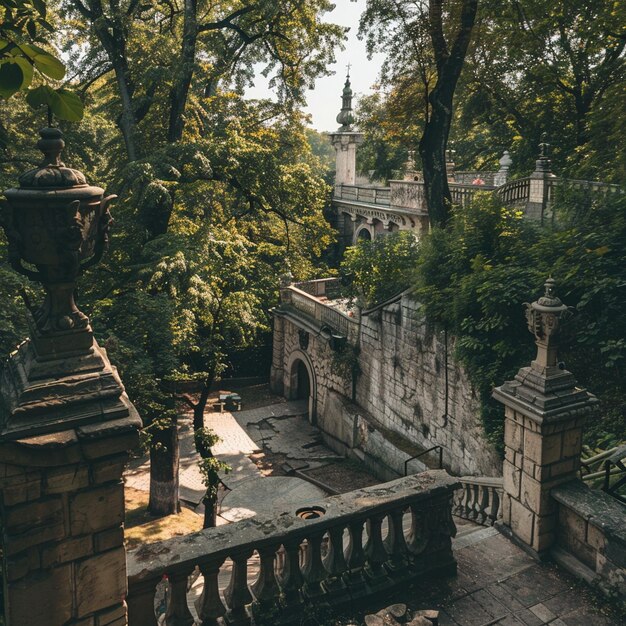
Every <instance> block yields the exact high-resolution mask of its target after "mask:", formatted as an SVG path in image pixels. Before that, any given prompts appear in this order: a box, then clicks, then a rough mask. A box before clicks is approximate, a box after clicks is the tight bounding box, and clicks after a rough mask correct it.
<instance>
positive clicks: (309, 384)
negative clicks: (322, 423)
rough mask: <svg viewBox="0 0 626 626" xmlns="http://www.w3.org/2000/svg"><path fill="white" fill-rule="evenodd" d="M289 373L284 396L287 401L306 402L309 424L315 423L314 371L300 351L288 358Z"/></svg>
mask: <svg viewBox="0 0 626 626" xmlns="http://www.w3.org/2000/svg"><path fill="white" fill-rule="evenodd" d="M287 372H288V373H289V376H288V379H287V381H286V383H287V384H286V385H285V387H286V389H285V392H286V393H285V396H286V397H287V398H288V399H289V400H308V414H309V421H310V422H311V424H315V423H316V421H317V414H316V410H317V406H316V404H317V387H316V382H315V370H314V369H313V365H312V363H311V360H310V359H309V357H308V355H307V354H306V353H305V352H303V351H301V350H294V351H293V352H292V353H291V355H290V357H289V365H288V369H287Z"/></svg>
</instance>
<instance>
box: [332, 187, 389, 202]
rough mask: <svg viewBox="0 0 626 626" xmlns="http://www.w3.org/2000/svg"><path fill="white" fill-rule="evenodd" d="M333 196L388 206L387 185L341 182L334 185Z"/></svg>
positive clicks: (338, 198) (339, 198)
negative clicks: (372, 185)
mask: <svg viewBox="0 0 626 626" xmlns="http://www.w3.org/2000/svg"><path fill="white" fill-rule="evenodd" d="M334 197H335V199H337V200H352V201H353V202H362V203H364V204H374V205H380V206H389V204H390V189H389V187H365V186H359V185H343V184H342V185H336V186H335V196H334Z"/></svg>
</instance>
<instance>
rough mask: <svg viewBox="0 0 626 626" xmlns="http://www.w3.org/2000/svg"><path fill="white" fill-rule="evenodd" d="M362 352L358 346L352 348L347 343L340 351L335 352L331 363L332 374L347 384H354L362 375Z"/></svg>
mask: <svg viewBox="0 0 626 626" xmlns="http://www.w3.org/2000/svg"><path fill="white" fill-rule="evenodd" d="M360 352H361V350H360V349H359V347H358V346H352V345H350V344H348V343H347V342H346V344H345V345H344V346H343V347H342V348H341V349H340V350H338V351H336V352H333V357H332V361H331V363H330V369H331V372H332V373H333V374H335V376H339V378H341V379H343V380H344V381H346V382H352V381H353V380H354V378H355V377H356V376H358V375H359V374H360V373H361V370H360V367H359V354H360Z"/></svg>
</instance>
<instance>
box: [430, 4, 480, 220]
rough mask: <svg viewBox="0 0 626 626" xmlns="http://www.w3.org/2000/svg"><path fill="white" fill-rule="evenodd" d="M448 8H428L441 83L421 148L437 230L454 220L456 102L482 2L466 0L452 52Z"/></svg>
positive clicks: (434, 95) (433, 96)
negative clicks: (449, 164) (451, 176)
mask: <svg viewBox="0 0 626 626" xmlns="http://www.w3.org/2000/svg"><path fill="white" fill-rule="evenodd" d="M444 4H445V0H430V1H429V5H428V19H429V31H430V37H431V41H432V45H433V52H434V55H435V62H436V65H437V82H436V84H435V88H434V89H433V90H432V92H431V94H430V96H429V102H430V107H431V115H430V118H429V119H428V121H427V122H426V125H425V127H424V133H423V135H422V138H421V140H420V144H419V153H420V156H421V158H422V167H423V171H424V190H425V195H426V203H427V205H428V212H429V215H430V221H431V224H432V225H433V226H440V227H443V226H445V225H446V224H447V222H448V220H449V219H450V209H451V206H452V201H451V196H450V187H449V186H448V176H447V172H446V158H445V154H446V146H447V144H448V134H449V133H450V123H451V122H452V102H453V100H454V91H455V89H456V84H457V82H458V80H459V76H460V75H461V70H462V69H463V63H464V61H465V55H466V54H467V48H468V46H469V43H470V40H471V38H472V29H473V28H474V23H475V21H476V11H477V10H478V0H463V5H462V7H461V16H460V24H459V29H458V31H457V33H456V36H455V38H454V41H453V42H452V47H451V48H450V50H448V44H447V43H446V39H445V36H444V27H443V14H444V6H443V5H444Z"/></svg>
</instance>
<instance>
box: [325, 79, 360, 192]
mask: <svg viewBox="0 0 626 626" xmlns="http://www.w3.org/2000/svg"><path fill="white" fill-rule="evenodd" d="M341 101H342V104H341V111H340V112H339V115H337V122H339V124H341V126H340V127H339V129H338V130H337V132H335V133H331V134H330V138H331V141H332V143H333V146H334V147H335V154H336V160H335V163H336V173H335V186H336V187H337V186H339V185H354V184H355V183H356V148H357V146H359V145H361V143H363V134H362V133H358V132H355V131H354V130H353V128H352V124H354V121H355V118H354V113H353V112H352V88H351V86H350V72H349V71H348V75H347V76H346V84H345V85H344V87H343V94H342V98H341Z"/></svg>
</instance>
